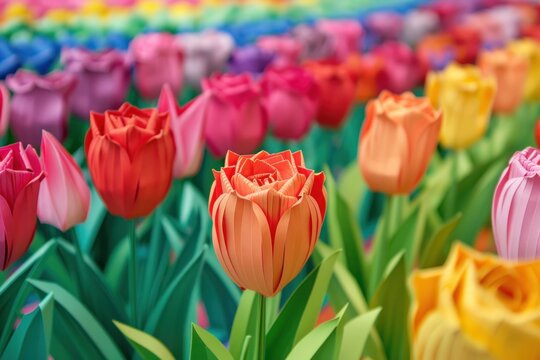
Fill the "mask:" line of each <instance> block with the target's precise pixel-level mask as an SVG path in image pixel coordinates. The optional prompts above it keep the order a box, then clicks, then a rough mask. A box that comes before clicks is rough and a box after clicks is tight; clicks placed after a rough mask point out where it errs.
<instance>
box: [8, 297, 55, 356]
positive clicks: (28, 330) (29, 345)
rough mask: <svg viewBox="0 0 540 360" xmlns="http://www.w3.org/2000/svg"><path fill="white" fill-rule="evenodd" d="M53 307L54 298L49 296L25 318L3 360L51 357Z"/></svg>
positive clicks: (12, 338)
mask: <svg viewBox="0 0 540 360" xmlns="http://www.w3.org/2000/svg"><path fill="white" fill-rule="evenodd" d="M53 307H54V299H53V296H52V294H48V295H47V296H46V297H45V298H44V299H43V300H42V301H41V302H40V303H39V305H38V307H37V308H36V309H34V310H33V311H32V312H31V313H29V314H27V315H24V316H23V318H22V320H21V322H20V324H19V326H18V327H17V329H16V330H15V332H14V333H13V335H12V336H11V339H10V341H9V343H8V345H7V347H6V351H5V352H4V353H3V354H2V357H1V359H2V360H4V359H6V360H7V359H27V360H33V359H40V360H41V359H42V360H46V359H47V358H48V357H49V344H50V340H51V331H52V322H53Z"/></svg>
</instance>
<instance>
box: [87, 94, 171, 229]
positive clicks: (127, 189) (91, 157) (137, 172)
mask: <svg viewBox="0 0 540 360" xmlns="http://www.w3.org/2000/svg"><path fill="white" fill-rule="evenodd" d="M84 148H85V152H86V157H87V160H88V169H89V170H90V175H92V180H93V182H94V185H95V186H96V189H97V191H98V192H99V194H100V195H101V198H102V199H103V201H104V202H105V205H107V208H108V209H109V211H110V212H111V213H113V214H115V215H119V216H122V217H124V218H126V219H132V218H136V217H140V216H146V215H148V214H150V213H151V212H152V211H153V210H154V208H155V207H156V206H157V205H158V204H159V203H160V202H161V201H162V200H163V199H164V198H165V196H166V195H167V192H168V191H169V187H170V185H171V181H172V170H173V160H174V154H175V146H174V141H173V137H172V134H171V132H170V130H169V113H166V112H164V113H158V110H157V109H138V108H136V107H134V106H132V105H130V104H127V103H126V104H124V105H122V106H121V107H120V109H118V110H108V111H105V113H104V114H98V113H95V112H92V113H91V114H90V130H88V133H87V134H86V139H85V143H84Z"/></svg>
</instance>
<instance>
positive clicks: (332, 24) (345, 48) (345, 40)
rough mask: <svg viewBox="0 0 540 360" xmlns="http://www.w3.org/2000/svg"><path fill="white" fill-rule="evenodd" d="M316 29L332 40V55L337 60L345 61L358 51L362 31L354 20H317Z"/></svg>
mask: <svg viewBox="0 0 540 360" xmlns="http://www.w3.org/2000/svg"><path fill="white" fill-rule="evenodd" d="M316 26H317V28H318V29H319V30H321V31H322V32H324V33H326V34H328V35H329V36H330V37H331V38H332V42H333V53H334V57H335V58H336V59H337V60H345V59H346V58H347V57H348V56H349V55H350V54H352V53H355V52H357V51H358V50H359V49H360V41H361V40H362V34H363V29H362V26H361V25H360V23H359V22H358V21H355V20H319V21H318V22H317V25H316Z"/></svg>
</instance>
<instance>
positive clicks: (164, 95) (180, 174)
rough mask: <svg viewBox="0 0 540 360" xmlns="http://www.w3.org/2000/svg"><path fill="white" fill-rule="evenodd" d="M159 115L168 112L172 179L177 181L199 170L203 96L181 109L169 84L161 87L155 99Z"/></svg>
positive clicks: (201, 148) (202, 127) (202, 137)
mask: <svg viewBox="0 0 540 360" xmlns="http://www.w3.org/2000/svg"><path fill="white" fill-rule="evenodd" d="M157 108H158V111H159V112H168V113H169V116H170V119H171V122H170V127H171V132H172V135H173V138H174V144H175V148H176V153H175V155H174V164H173V176H174V177H175V178H178V179H181V178H184V177H188V176H193V175H195V174H196V173H197V171H199V168H200V167H201V162H202V156H203V150H204V121H205V116H206V113H205V112H206V106H205V96H204V95H202V96H199V97H197V98H195V99H193V100H192V101H191V102H189V103H188V104H186V105H185V106H183V107H179V106H178V104H177V103H176V99H175V97H174V94H173V91H172V89H171V87H170V86H169V85H165V86H163V89H162V90H161V95H160V96H159V100H158V105H157Z"/></svg>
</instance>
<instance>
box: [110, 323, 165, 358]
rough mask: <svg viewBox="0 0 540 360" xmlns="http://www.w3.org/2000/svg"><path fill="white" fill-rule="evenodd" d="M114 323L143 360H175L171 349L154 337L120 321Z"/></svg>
mask: <svg viewBox="0 0 540 360" xmlns="http://www.w3.org/2000/svg"><path fill="white" fill-rule="evenodd" d="M113 323H114V325H116V327H118V329H119V330H120V331H121V332H122V334H124V335H125V337H126V338H127V339H128V341H129V343H130V344H131V345H132V346H133V348H134V349H135V351H137V354H139V356H140V357H141V358H142V359H143V360H160V359H161V360H174V356H173V355H172V354H171V352H170V351H169V349H167V347H165V345H163V344H162V343H161V341H159V340H157V339H156V338H155V337H153V336H152V335H149V334H147V333H145V332H144V331H141V330H138V329H135V328H133V327H131V326H128V325H126V324H122V323H121V322H118V321H114V320H113Z"/></svg>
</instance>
